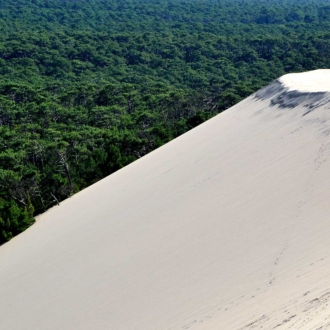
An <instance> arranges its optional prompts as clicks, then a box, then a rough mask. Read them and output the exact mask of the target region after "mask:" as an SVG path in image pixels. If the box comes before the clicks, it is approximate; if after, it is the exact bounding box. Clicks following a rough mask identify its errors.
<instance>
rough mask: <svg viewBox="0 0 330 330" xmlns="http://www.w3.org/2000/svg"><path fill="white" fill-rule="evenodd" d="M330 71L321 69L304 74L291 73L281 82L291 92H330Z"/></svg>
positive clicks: (281, 79) (282, 78)
mask: <svg viewBox="0 0 330 330" xmlns="http://www.w3.org/2000/svg"><path fill="white" fill-rule="evenodd" d="M329 76H330V70H329V69H320V70H315V71H308V72H302V73H289V74H287V75H285V76H283V77H281V78H280V79H279V80H280V82H281V83H282V84H283V85H284V86H285V87H287V88H289V89H290V90H299V91H303V92H330V79H329Z"/></svg>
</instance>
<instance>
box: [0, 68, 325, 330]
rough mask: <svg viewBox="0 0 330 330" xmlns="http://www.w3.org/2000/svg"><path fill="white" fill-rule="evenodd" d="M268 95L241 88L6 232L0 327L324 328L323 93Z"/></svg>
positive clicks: (0, 254) (1, 251)
mask: <svg viewBox="0 0 330 330" xmlns="http://www.w3.org/2000/svg"><path fill="white" fill-rule="evenodd" d="M308 75H309V77H310V76H311V74H308ZM283 79H286V78H283ZM292 87H294V86H292ZM304 88H305V87H304ZM269 101H270V100H264V101H262V100H257V99H255V98H253V97H249V98H247V99H246V100H245V101H243V102H241V103H240V104H238V105H237V106H235V107H233V108H232V109H230V110H228V111H226V112H224V113H222V114H220V115H218V116H217V117H215V118H214V119H212V120H210V121H208V122H206V123H205V124H203V125H201V126H199V127H198V128H196V129H194V130H192V131H190V132H188V133H187V134H185V135H183V136H182V137H180V138H178V139H176V140H174V141H172V142H171V143H169V144H167V145H166V146H164V147H162V148H160V149H158V150H156V151H155V152H153V153H151V154H149V155H147V156H146V157H144V158H142V159H140V160H139V161H137V162H135V163H133V164H131V165H130V166H127V167H126V168H124V169H123V170H121V171H118V172H117V173H115V174H113V175H111V176H109V177H107V178H106V179H104V180H102V181H100V182H99V183H97V184H95V185H93V186H91V187H90V188H88V189H86V190H84V191H82V192H81V193H79V194H77V195H75V196H74V197H72V198H70V199H69V200H67V201H65V202H63V203H61V205H60V206H59V207H54V208H53V209H51V210H50V211H48V212H46V213H45V214H43V215H42V216H41V219H40V221H38V222H37V223H36V224H35V225H34V226H32V227H31V228H30V229H29V230H27V231H26V232H25V233H23V234H22V235H19V236H18V237H16V238H15V239H13V240H12V241H11V242H9V243H8V244H5V245H4V246H2V247H1V248H0V306H1V308H0V329H10V330H22V329H25V330H55V329H56V330H71V329H75V330H87V329H88V330H95V329H96V330H107V329H109V330H133V329H134V330H176V329H193V330H195V329H196V330H232V329H234V330H236V329H237V330H238V329H241V330H243V329H267V330H268V329H273V328H275V327H276V326H278V327H277V328H276V329H279V330H283V329H289V328H291V329H320V327H322V326H323V328H322V329H328V328H330V315H329V302H330V267H329V262H330V174H329V173H330V170H329V169H330V138H329V132H330V109H328V108H329V107H330V104H327V105H323V106H321V107H318V108H317V109H315V110H314V111H312V112H310V113H309V114H308V115H305V116H302V115H303V114H304V113H305V112H306V108H305V107H303V105H300V106H298V107H296V108H294V109H278V108H277V107H276V106H273V107H270V106H269ZM327 107H328V108H327Z"/></svg>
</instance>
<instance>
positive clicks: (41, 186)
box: [0, 0, 330, 244]
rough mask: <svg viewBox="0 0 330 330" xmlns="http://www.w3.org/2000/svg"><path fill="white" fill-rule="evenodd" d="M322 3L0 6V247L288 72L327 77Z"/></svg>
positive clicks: (66, 1)
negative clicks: (36, 217)
mask: <svg viewBox="0 0 330 330" xmlns="http://www.w3.org/2000/svg"><path fill="white" fill-rule="evenodd" d="M329 13H330V6H329V5H328V2H327V0H318V1H316V0H301V1H294V0H274V1H270V0H260V1H256V0H234V1H232V0H207V1H205V0H203V1H202V0H194V1H193V0H191V1H185V0H155V1H149V0H124V1H122V0H121V1H119V0H89V1H87V0H80V1H78V0H47V1H46V0H16V1H5V2H3V3H2V4H1V5H0V29H1V35H0V244H1V243H3V242H5V241H7V240H9V239H11V238H12V237H13V236H15V235H16V234H18V233H19V232H21V231H23V230H24V229H26V228H27V227H29V226H30V225H31V224H32V223H33V213H35V214H38V213H41V212H44V211H45V210H47V209H48V208H49V207H52V206H54V205H56V204H57V203H60V202H61V201H62V200H64V199H65V198H67V197H69V196H71V195H72V194H74V193H76V192H78V191H80V190H81V189H83V188H85V187H87V186H89V185H90V184H92V183H94V182H96V181H98V180H100V179H102V178H104V177H105V176H106V175H109V174H111V173H113V172H114V171H116V170H118V169H120V168H122V167H123V166H125V165H127V164H129V163H130V162H132V161H134V160H136V159H138V158H140V157H142V156H144V155H146V154H147V153H148V152H150V151H152V150H154V149H155V148H158V147H159V146H161V145H163V144H164V143H166V142H168V141H170V140H171V139H173V138H175V137H177V136H179V135H180V134H182V133H184V132H186V131H187V130H189V129H192V128H194V127H196V126H197V125H199V124H201V123H202V122H204V121H205V120H207V119H209V118H211V117H212V116H214V115H215V114H217V113H219V112H221V111H223V110H226V109H228V108H229V107H231V106H232V105H234V104H235V103H237V102H238V101H240V100H241V99H243V98H245V97H246V96H248V95H250V94H251V93H253V92H254V91H255V90H257V89H258V88H260V87H262V86H263V85H265V84H267V83H268V82H270V81H272V80H273V79H275V78H277V77H279V76H281V75H282V74H284V73H286V72H292V71H303V70H312V69H316V68H326V67H329V65H330V51H329V50H330V34H329V33H328V31H329V28H330V15H329Z"/></svg>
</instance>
